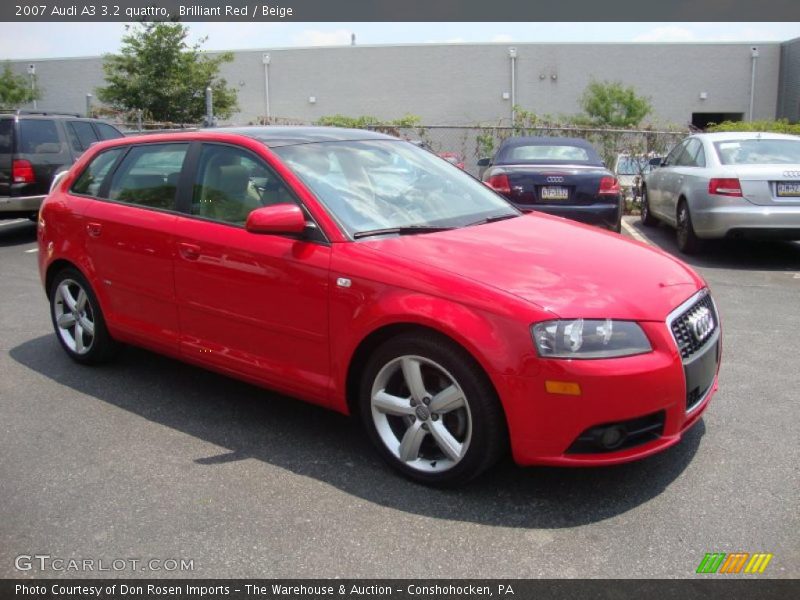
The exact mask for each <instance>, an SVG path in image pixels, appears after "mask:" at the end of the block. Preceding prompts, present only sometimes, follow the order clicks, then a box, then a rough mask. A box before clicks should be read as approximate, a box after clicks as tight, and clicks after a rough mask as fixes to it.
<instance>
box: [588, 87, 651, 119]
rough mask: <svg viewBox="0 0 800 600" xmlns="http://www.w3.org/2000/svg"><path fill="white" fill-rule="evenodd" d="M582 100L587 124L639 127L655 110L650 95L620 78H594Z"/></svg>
mask: <svg viewBox="0 0 800 600" xmlns="http://www.w3.org/2000/svg"><path fill="white" fill-rule="evenodd" d="M580 104H581V107H582V108H583V110H584V112H585V113H586V116H587V117H588V119H587V124H588V125H593V126H596V127H636V126H637V125H639V124H640V123H641V122H642V119H644V118H645V117H646V116H647V115H649V114H650V113H651V112H652V111H653V106H652V105H651V104H650V100H649V99H648V98H645V97H643V96H639V95H638V94H637V93H636V90H635V89H634V88H633V87H632V86H628V87H625V86H624V85H622V83H621V82H619V81H610V82H609V81H603V82H599V81H592V82H591V83H590V84H589V85H588V86H586V89H585V90H584V92H583V95H582V96H581V98H580Z"/></svg>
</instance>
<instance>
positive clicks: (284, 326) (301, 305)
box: [175, 143, 331, 403]
mask: <svg viewBox="0 0 800 600" xmlns="http://www.w3.org/2000/svg"><path fill="white" fill-rule="evenodd" d="M196 165H197V166H196V169H195V173H194V175H193V179H194V185H193V186H192V193H191V203H190V206H184V207H182V208H183V209H184V210H185V212H186V213H188V214H186V215H185V216H181V217H178V219H177V221H176V223H175V242H176V249H177V254H176V258H175V293H176V296H177V301H178V307H179V308H178V310H179V315H180V328H181V351H182V353H183V355H184V356H185V357H186V358H187V359H189V360H192V361H193V362H201V363H204V364H209V365H213V366H216V367H217V368H220V369H223V370H227V371H231V372H234V373H237V374H240V375H244V376H246V377H247V378H249V379H252V380H257V381H259V382H263V383H265V384H266V385H269V386H270V387H274V388H277V389H280V390H283V391H286V392H288V393H292V394H296V395H299V396H302V397H304V398H306V399H308V400H312V401H315V402H318V403H325V402H327V389H328V382H329V362H330V361H329V350H328V271H329V264H330V256H331V249H330V246H329V245H328V244H327V243H326V242H325V241H324V240H322V239H320V240H318V241H312V240H309V239H294V238H290V237H284V236H277V235H262V234H254V233H250V232H248V231H246V230H245V228H244V224H245V221H246V219H247V215H248V214H249V213H250V211H252V210H253V209H255V208H258V207H261V206H266V205H268V204H277V203H286V202H296V200H295V197H294V195H293V194H292V193H291V192H290V190H289V189H288V187H287V186H286V185H285V184H284V183H283V182H282V181H281V180H280V179H279V178H278V177H277V175H276V174H275V172H274V171H273V170H272V169H271V168H270V167H269V166H268V165H267V163H266V161H265V160H264V159H263V158H262V157H259V156H257V155H255V154H254V153H252V152H250V151H248V150H245V149H243V148H239V147H235V146H230V145H224V144H212V143H208V144H203V145H202V147H201V150H200V152H199V154H198V157H197V161H196ZM187 200H188V199H187Z"/></svg>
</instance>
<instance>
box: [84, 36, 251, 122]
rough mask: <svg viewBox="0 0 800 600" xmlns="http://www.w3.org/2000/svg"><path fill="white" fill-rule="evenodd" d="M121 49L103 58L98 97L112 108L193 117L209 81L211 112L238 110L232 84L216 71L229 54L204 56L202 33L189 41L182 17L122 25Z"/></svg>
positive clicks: (201, 108) (199, 114) (198, 115)
mask: <svg viewBox="0 0 800 600" xmlns="http://www.w3.org/2000/svg"><path fill="white" fill-rule="evenodd" d="M126 29H127V33H126V35H125V36H124V37H123V38H122V48H121V50H120V53H119V54H111V55H107V56H106V57H105V60H104V61H103V70H104V71H105V76H106V83H107V84H108V85H106V86H105V87H101V88H98V89H97V97H98V98H99V99H100V100H101V101H102V102H105V103H106V104H108V105H110V106H111V107H112V108H114V109H117V110H121V111H125V112H131V111H135V110H142V111H143V113H144V117H145V118H146V119H151V120H154V121H168V122H175V123H196V122H199V121H201V120H202V119H203V116H204V115H205V112H206V109H205V90H206V87H208V86H210V87H211V89H212V91H213V97H214V114H215V115H216V116H218V117H220V118H222V119H225V118H228V117H230V116H231V114H232V113H233V112H235V111H236V110H238V103H237V99H236V90H235V89H234V88H229V87H228V86H227V82H226V81H225V79H222V78H220V77H219V68H220V65H222V64H223V63H226V62H230V61H232V60H233V54H232V53H230V52H226V53H223V54H218V55H217V56H213V57H212V56H208V55H206V54H204V53H203V52H201V50H200V48H201V46H202V44H203V43H204V42H205V41H206V38H203V39H202V40H200V41H199V42H198V43H196V44H194V45H189V44H188V43H187V41H186V38H187V37H188V35H189V30H188V28H187V27H186V26H184V25H182V24H180V23H139V24H137V25H134V26H130V25H129V26H126Z"/></svg>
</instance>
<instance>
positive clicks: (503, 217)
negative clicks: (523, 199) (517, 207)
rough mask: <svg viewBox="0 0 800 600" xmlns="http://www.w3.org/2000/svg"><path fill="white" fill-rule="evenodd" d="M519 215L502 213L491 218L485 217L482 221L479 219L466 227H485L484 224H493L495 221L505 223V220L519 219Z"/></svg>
mask: <svg viewBox="0 0 800 600" xmlns="http://www.w3.org/2000/svg"><path fill="white" fill-rule="evenodd" d="M521 216H522V215H520V214H519V213H504V214H502V215H492V216H491V217H485V218H483V219H479V220H478V221H475V222H474V223H468V224H467V225H466V227H472V226H473V225H485V224H486V223H494V222H495V221H505V220H506V219H513V218H514V217H521Z"/></svg>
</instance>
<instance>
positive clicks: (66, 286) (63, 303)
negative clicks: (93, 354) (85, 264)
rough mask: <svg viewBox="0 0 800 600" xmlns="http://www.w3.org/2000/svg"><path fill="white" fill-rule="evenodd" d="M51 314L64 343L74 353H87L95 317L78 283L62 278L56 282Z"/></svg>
mask: <svg viewBox="0 0 800 600" xmlns="http://www.w3.org/2000/svg"><path fill="white" fill-rule="evenodd" d="M53 314H54V317H55V322H56V326H57V329H58V335H59V336H60V337H61V340H62V341H63V342H64V344H65V345H66V346H67V347H68V348H69V349H70V350H72V351H73V352H74V353H75V354H78V355H84V354H86V353H88V352H89V351H90V350H91V349H92V345H93V344H94V337H95V318H94V311H93V309H92V305H91V302H89V296H88V295H87V294H86V290H84V289H83V287H82V286H81V284H80V283H78V282H77V281H75V280H74V279H64V280H63V281H61V283H59V284H58V288H56V293H55V298H54V302H53Z"/></svg>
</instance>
